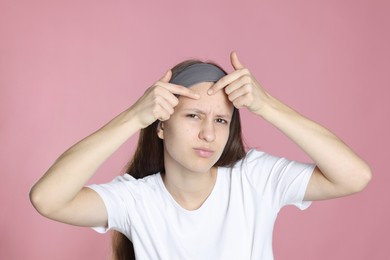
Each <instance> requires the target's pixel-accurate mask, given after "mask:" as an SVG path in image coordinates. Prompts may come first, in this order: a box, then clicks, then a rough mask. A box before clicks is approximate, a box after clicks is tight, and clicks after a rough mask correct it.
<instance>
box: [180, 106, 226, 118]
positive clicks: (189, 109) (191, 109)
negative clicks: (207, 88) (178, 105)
mask: <svg viewBox="0 0 390 260" xmlns="http://www.w3.org/2000/svg"><path fill="white" fill-rule="evenodd" d="M183 111H191V112H195V113H196V114H201V115H206V114H207V113H206V112H205V111H203V110H200V109H198V108H185V109H183ZM216 117H220V118H226V119H229V118H231V117H232V115H231V114H217V115H216Z"/></svg>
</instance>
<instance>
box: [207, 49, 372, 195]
mask: <svg viewBox="0 0 390 260" xmlns="http://www.w3.org/2000/svg"><path fill="white" fill-rule="evenodd" d="M231 62H232V65H233V67H234V69H235V71H234V72H232V73H230V74H229V75H227V76H225V77H223V78H222V79H221V80H220V81H218V82H217V83H216V84H215V85H214V86H213V87H212V88H211V89H210V94H212V93H214V92H216V91H219V90H220V89H224V90H225V92H226V93H227V95H228V97H229V100H230V101H232V102H233V104H234V106H235V107H237V108H241V107H246V108H248V109H249V110H250V111H252V112H253V113H254V114H256V115H259V116H261V117H262V118H264V119H265V120H266V121H268V122H269V123H271V124H272V125H274V126H275V127H276V128H278V129H279V130H280V131H282V132H283V133H284V134H285V135H286V136H287V137H289V138H290V139H291V140H292V141H293V142H295V143H296V144H297V145H298V146H299V147H301V148H302V149H303V150H304V151H305V153H306V154H307V155H309V156H310V157H311V158H312V159H313V161H314V162H315V163H316V165H317V167H316V168H315V170H314V173H313V175H312V177H311V179H310V182H309V184H308V187H307V190H306V194H305V198H304V199H305V200H322V199H331V198H336V197H341V196H346V195H350V194H353V193H355V192H359V191H361V190H363V189H364V188H365V187H366V185H367V184H368V182H369V181H370V179H371V170H370V167H369V166H368V165H367V164H366V163H365V162H364V161H363V160H362V159H361V158H360V157H359V156H358V155H357V154H356V153H355V152H353V151H352V150H351V149H350V148H349V147H348V146H347V145H346V144H344V143H343V141H341V140H340V139H339V138H338V137H337V136H336V135H334V134H333V133H331V132H330V131H329V130H328V129H326V128H325V127H323V126H321V125H319V124H317V123H315V122H314V121H312V120H310V119H308V118H306V117H304V116H302V115H300V114H299V113H297V112H296V111H294V110H293V109H291V108H290V107H288V106H287V105H285V104H283V103H282V102H280V101H279V100H277V99H276V98H274V97H272V96H271V95H269V94H268V93H267V92H266V91H265V90H264V89H263V88H262V87H261V85H260V84H259V83H258V82H257V81H256V79H255V78H254V77H253V76H252V74H251V73H250V72H249V70H248V69H246V68H244V67H243V66H242V65H241V63H240V62H239V60H238V58H237V55H236V53H234V52H233V53H232V55H231Z"/></svg>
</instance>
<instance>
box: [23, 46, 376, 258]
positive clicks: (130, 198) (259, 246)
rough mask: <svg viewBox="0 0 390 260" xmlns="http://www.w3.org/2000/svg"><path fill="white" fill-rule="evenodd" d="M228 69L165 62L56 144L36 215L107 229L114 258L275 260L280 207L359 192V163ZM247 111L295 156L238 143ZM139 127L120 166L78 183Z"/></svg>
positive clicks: (362, 183) (36, 196)
mask: <svg viewBox="0 0 390 260" xmlns="http://www.w3.org/2000/svg"><path fill="white" fill-rule="evenodd" d="M230 59H231V64H232V66H233V68H234V71H233V72H231V73H229V74H227V73H226V72H225V71H223V70H222V69H221V68H220V67H219V66H217V65H215V64H212V63H205V62H201V61H195V60H190V61H185V62H183V63H180V64H179V65H177V66H175V67H174V68H172V70H169V71H168V72H167V73H166V74H165V75H164V76H163V77H162V78H161V79H160V80H158V81H157V82H156V83H155V84H153V86H151V87H150V88H149V89H148V90H147V91H146V92H145V94H144V95H143V96H142V97H140V98H139V100H138V101H137V102H136V103H135V104H133V105H132V106H131V107H130V108H128V109H127V110H125V111H124V112H122V113H121V114H119V115H118V116H117V117H115V118H114V119H112V120H111V121H110V122H108V123H107V124H106V125H105V126H103V127H102V128H101V129H99V130H97V131H96V132H94V133H92V134H91V135H90V136H88V137H86V138H85V139H83V140H81V141H80V142H78V143H76V144H75V145H73V146H72V147H70V148H69V149H68V150H67V151H65V152H64V153H63V154H62V155H61V156H60V157H59V158H58V159H57V160H56V161H55V163H54V164H53V165H52V166H51V167H50V168H49V170H48V171H47V172H46V173H45V174H44V175H43V177H42V178H41V179H40V180H39V181H38V182H37V183H36V184H35V185H34V186H33V188H32V190H31V192H30V197H31V202H32V204H33V205H34V207H35V208H36V209H37V210H38V212H39V213H40V214H42V215H43V216H45V217H48V218H50V219H54V220H56V221H60V222H64V223H68V224H72V225H78V226H86V227H93V228H94V229H95V230H97V231H98V232H106V231H108V230H115V232H116V234H115V236H114V250H113V251H114V258H115V259H134V258H137V259H168V260H172V259H201V260H205V259H213V260H214V259H267V260H268V259H273V253H272V231H273V226H274V222H275V219H276V216H277V213H278V212H279V210H280V209H281V208H282V207H283V206H285V205H295V206H297V207H298V208H300V209H305V208H307V207H308V206H309V205H310V202H311V201H315V200H324V199H332V198H336V197H341V196H346V195H350V194H353V193H356V192H359V191H361V190H362V189H364V188H365V187H366V185H367V184H368V182H369V180H370V179H371V171H370V168H369V166H368V165H367V164H366V163H365V162H364V161H363V160H362V159H361V158H359V156H358V155H356V154H355V153H354V152H353V151H352V150H351V149H350V148H349V147H348V146H346V145H345V144H344V143H343V142H342V141H341V140H340V139H339V138H337V137H336V136H335V135H334V134H333V133H331V132H330V131H329V130H327V129H326V128H324V127H322V126H320V125H319V124H317V123H315V122H313V121H311V120H310V119H308V118H306V117H304V116H302V115H300V114H298V113H297V112H296V111H294V110H293V109H291V108H289V107H288V106H286V105H285V104H283V103H282V102H280V101H279V100H278V99H276V98H275V97H273V96H271V95H270V94H269V93H268V92H266V90H265V89H264V88H263V87H262V86H261V85H260V84H259V83H258V81H257V80H256V79H255V78H254V76H253V75H252V74H251V72H250V71H249V70H248V69H247V68H245V67H244V66H243V65H242V64H241V63H240V61H239V60H238V58H237V54H236V53H235V52H232V54H231V57H230ZM242 108H246V109H248V110H249V111H251V112H252V113H253V114H255V115H257V116H258V117H259V119H260V118H262V119H264V120H266V121H267V122H269V123H270V124H272V125H273V126H275V127H276V128H277V129H279V130H280V131H282V132H283V133H284V134H285V135H286V136H287V137H288V138H290V139H291V140H292V141H293V142H295V143H296V144H297V145H298V146H299V147H300V148H302V149H303V151H305V152H306V153H307V155H308V156H310V157H311V159H312V160H313V161H314V164H304V163H299V162H296V161H290V160H287V159H285V158H280V157H276V156H273V155H270V154H267V153H265V152H262V151H257V150H254V149H252V150H249V151H246V150H245V149H244V146H243V143H242V139H241V126H240V117H239V109H242ZM138 131H141V132H140V137H139V143H138V146H137V149H136V152H135V154H134V156H133V158H132V159H131V161H130V163H129V167H128V169H127V171H126V172H127V173H126V174H124V175H123V176H118V177H116V178H115V179H114V180H113V181H112V182H110V183H106V184H101V185H91V186H88V187H85V184H86V183H87V181H88V180H89V179H90V178H91V177H92V176H93V175H94V173H95V172H96V170H97V169H98V167H99V166H100V165H101V164H102V163H103V162H104V161H105V160H106V159H107V158H108V157H109V156H110V155H112V154H113V153H114V152H115V150H116V149H118V148H119V147H120V146H121V145H122V144H123V143H125V142H126V140H128V139H129V138H130V137H131V136H132V135H133V134H135V133H136V132H138Z"/></svg>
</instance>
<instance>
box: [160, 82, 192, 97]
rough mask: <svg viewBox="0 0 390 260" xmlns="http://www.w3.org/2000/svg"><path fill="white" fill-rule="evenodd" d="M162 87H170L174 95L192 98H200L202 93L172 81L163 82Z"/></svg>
mask: <svg viewBox="0 0 390 260" xmlns="http://www.w3.org/2000/svg"><path fill="white" fill-rule="evenodd" d="M162 87H164V88H166V89H168V90H169V91H170V92H171V93H172V94H174V95H180V96H185V97H188V98H192V99H199V98H200V95H199V94H198V93H196V92H194V91H193V90H191V88H186V87H183V86H180V85H176V84H172V83H167V84H163V86H162Z"/></svg>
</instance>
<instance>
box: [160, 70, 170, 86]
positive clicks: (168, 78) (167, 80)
mask: <svg viewBox="0 0 390 260" xmlns="http://www.w3.org/2000/svg"><path fill="white" fill-rule="evenodd" d="M171 77H172V71H171V70H168V71H167V72H166V73H165V75H164V76H163V77H162V78H161V79H160V81H162V82H165V83H168V82H169V80H170V79H171Z"/></svg>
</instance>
